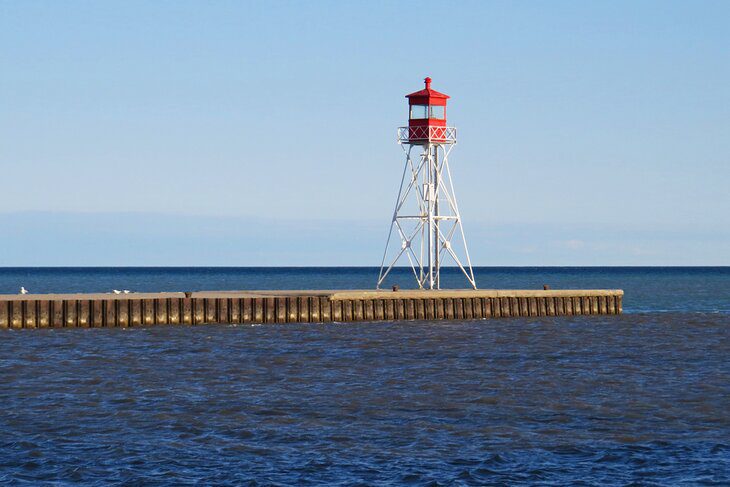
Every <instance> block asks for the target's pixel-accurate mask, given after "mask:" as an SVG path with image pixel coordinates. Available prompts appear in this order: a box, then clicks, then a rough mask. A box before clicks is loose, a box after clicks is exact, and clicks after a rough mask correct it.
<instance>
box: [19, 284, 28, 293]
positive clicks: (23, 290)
mask: <svg viewBox="0 0 730 487" xmlns="http://www.w3.org/2000/svg"><path fill="white" fill-rule="evenodd" d="M20 294H28V290H27V289H26V288H25V287H23V286H20Z"/></svg>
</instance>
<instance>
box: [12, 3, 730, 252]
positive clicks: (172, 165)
mask: <svg viewBox="0 0 730 487" xmlns="http://www.w3.org/2000/svg"><path fill="white" fill-rule="evenodd" d="M426 75H429V76H431V77H432V78H433V80H434V81H433V87H434V88H436V89H437V90H439V91H444V92H446V93H448V94H450V95H451V96H452V99H451V100H450V111H449V122H450V123H451V124H453V125H456V126H457V127H458V128H459V136H460V139H459V144H458V145H457V147H456V148H455V149H454V151H453V152H452V159H451V163H452V169H453V170H454V179H455V183H456V190H457V194H458V196H459V198H460V206H461V211H462V215H463V217H464V219H465V230H466V233H467V239H468V241H469V244H470V248H471V252H472V257H473V260H474V263H475V264H478V265H622V264H626V265H703V264H706V265H730V2H727V1H716V2H708V1H693V2H688V1H681V2H672V1H654V2H650V1H638V2H637V1H625V2H608V1H606V2H583V1H573V2H559V1H552V2H543V1H534V2H488V1H479V2H427V1H417V2H374V1H368V2H341V1H338V2H334V1H333V2H317V1H315V2H251V3H245V2H238V1H235V2H234V1H231V2H224V1H213V2H202V1H194V2H193V1H190V2H185V1H159V2H148V1H128V0H125V1H117V2H111V1H110V2H96V1H88V2H79V1H64V2H57V1H46V2H41V1H2V0H0V228H2V234H3V237H2V239H1V240H0V266H9V265H155V264H159V265H277V264H280V265H377V264H379V260H380V257H381V252H382V246H383V245H384V242H385V237H386V235H387V230H388V227H389V220H390V216H391V212H392V206H393V203H394V199H395V196H396V191H397V187H398V183H399V178H400V172H401V169H402V163H403V160H402V152H401V150H400V148H399V147H398V146H397V144H396V143H395V128H396V127H397V126H399V125H402V124H403V123H404V122H405V117H406V108H405V107H406V101H405V99H404V98H403V95H405V94H406V93H409V92H411V91H415V90H417V89H420V87H421V86H422V79H423V77H424V76H426Z"/></svg>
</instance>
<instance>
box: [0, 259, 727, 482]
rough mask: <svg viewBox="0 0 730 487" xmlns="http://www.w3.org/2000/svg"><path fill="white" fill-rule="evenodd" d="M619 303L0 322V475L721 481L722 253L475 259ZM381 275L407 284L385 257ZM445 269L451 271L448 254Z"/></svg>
mask: <svg viewBox="0 0 730 487" xmlns="http://www.w3.org/2000/svg"><path fill="white" fill-rule="evenodd" d="M475 271H476V273H477V279H478V284H479V285H480V287H482V288H533V289H534V288H541V287H542V285H543V284H549V285H551V287H552V288H555V289H560V288H621V289H624V290H625V291H626V296H625V301H624V311H625V314H624V315H622V316H604V317H600V316H597V317H560V318H547V317H543V318H529V319H527V318H521V319H501V320H483V321H480V320H476V321H464V322H423V321H411V322H395V323H348V324H337V323H334V324H319V325H318V324H309V325H265V326H243V325H239V326H231V325H206V326H200V327H186V326H180V327H151V328H136V329H60V330H15V331H11V330H2V331H0V340H2V346H0V401H1V403H2V405H3V413H2V414H0V451H2V455H0V482H3V483H21V484H22V483H25V484H27V485H37V484H39V483H43V482H48V483H54V484H56V485H63V484H92V485H107V484H109V483H118V484H123V485H171V484H174V485H181V484H182V485H186V484H190V485H192V484H200V483H202V484H215V485H249V484H250V485H269V484H279V485H283V484H302V485H308V484H309V485H311V484H342V485H353V484H361V485H384V484H413V485H429V484H430V485H484V484H496V485H520V484H523V485H534V484H542V485H566V484H574V485H628V484H634V485H682V484H686V485H728V484H730V268H479V269H475ZM376 277H377V269H371V268H318V269H291V268H277V269H265V268H259V269H256V268H254V269H220V268H214V269H204V268H200V269H183V268H180V269H151V268H146V269H0V293H15V292H17V290H18V289H19V288H20V286H25V287H26V288H28V289H29V290H30V291H31V292H91V291H94V292H107V291H110V290H111V289H115V288H116V289H130V290H133V291H163V290H164V291H190V290H214V289H230V290H232V289H267V288H268V289H274V288H289V289H293V288H302V289H303V288H309V289H338V288H340V289H341V288H371V287H372V286H373V283H374V280H375V278H376ZM391 281H392V282H389V284H392V283H398V284H400V285H401V286H402V287H406V286H407V285H408V284H409V280H408V274H407V273H405V272H401V271H399V272H398V273H396V274H395V275H394V276H393V279H392V280H391ZM445 281H446V283H447V284H451V285H461V284H462V281H460V280H459V277H458V274H457V273H455V272H453V271H449V273H448V276H447V277H446V278H445Z"/></svg>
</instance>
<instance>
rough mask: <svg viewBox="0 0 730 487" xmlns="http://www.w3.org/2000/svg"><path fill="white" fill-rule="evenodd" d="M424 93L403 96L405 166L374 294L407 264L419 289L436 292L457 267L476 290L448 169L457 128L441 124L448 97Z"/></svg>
mask: <svg viewBox="0 0 730 487" xmlns="http://www.w3.org/2000/svg"><path fill="white" fill-rule="evenodd" d="M424 82H425V87H424V89H422V90H420V91H416V92H414V93H411V94H410V95H406V98H407V99H408V126H407V127H399V128H398V144H400V146H401V148H402V149H403V151H404V153H405V156H406V160H405V167H404V168H403V177H402V178H401V183H400V189H399V191H398V198H397V199H396V204H395V210H394V211H393V218H392V221H391V225H390V231H389V233H388V239H387V241H386V244H385V251H384V252H383V260H382V262H381V264H380V273H379V275H378V283H377V286H376V288H378V289H379V288H380V287H381V285H383V283H384V282H385V279H386V278H387V277H388V274H389V273H390V271H391V270H392V269H393V268H394V267H395V266H396V264H397V263H398V262H400V261H404V262H405V261H407V262H408V265H409V266H410V268H411V269H412V271H413V275H414V277H415V279H416V282H417V283H418V287H419V288H420V289H441V276H440V273H441V268H442V267H443V266H445V265H448V266H451V265H456V266H457V267H458V268H459V269H460V270H461V272H462V274H463V275H464V277H465V278H466V281H467V283H468V285H469V287H472V288H474V289H476V288H477V286H476V281H475V280H474V271H473V269H472V267H471V260H470V258H469V250H468V248H467V245H466V238H465V236H464V229H463V226H462V224H461V215H460V213H459V206H458V203H457V201H456V194H455V193H454V185H453V181H452V179H451V169H450V167H449V154H450V153H451V150H452V149H453V148H454V145H455V144H456V128H455V127H450V126H448V124H447V123H446V108H447V107H446V105H447V101H448V99H449V96H448V95H446V94H444V93H440V92H438V91H436V90H434V89H433V88H431V78H426V79H425V80H424Z"/></svg>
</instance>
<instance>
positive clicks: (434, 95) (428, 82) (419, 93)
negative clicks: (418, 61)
mask: <svg viewBox="0 0 730 487" xmlns="http://www.w3.org/2000/svg"><path fill="white" fill-rule="evenodd" d="M423 82H424V84H425V85H426V88H424V89H423V90H420V91H416V92H413V93H411V94H410V95H406V98H411V97H414V98H415V97H424V96H425V97H429V98H439V99H442V100H446V99H448V98H451V97H450V96H449V95H447V94H445V93H439V92H438V91H436V90H432V89H431V78H426V79H424V80H423Z"/></svg>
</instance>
